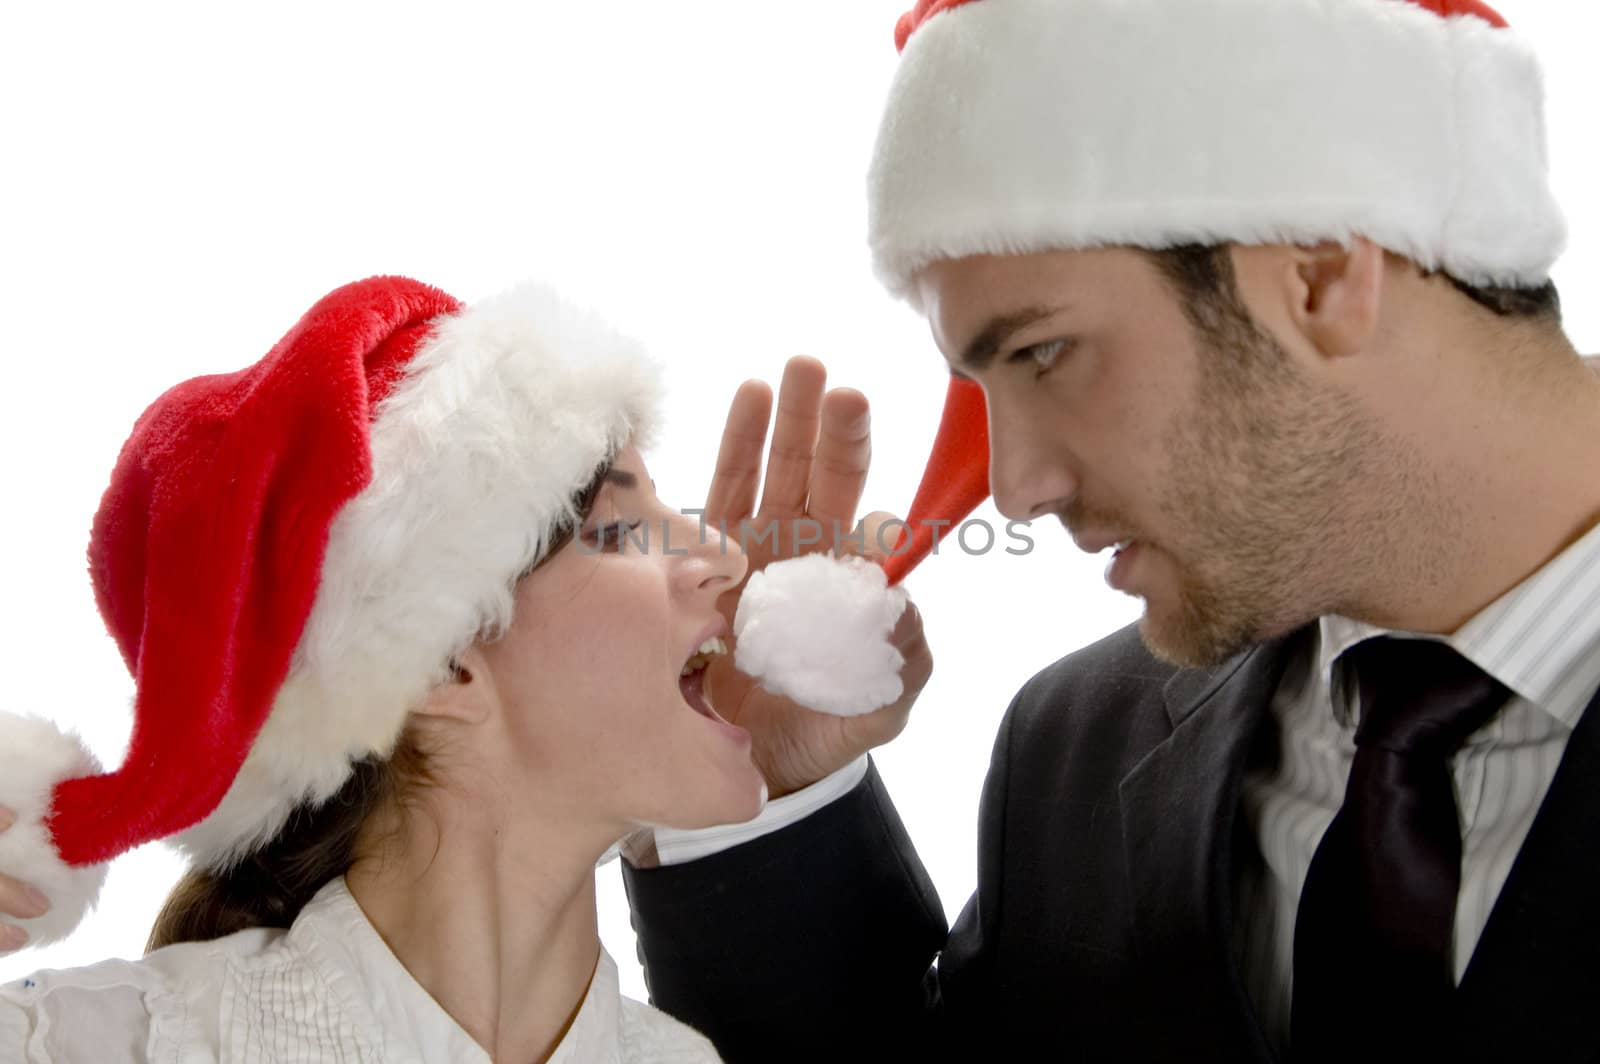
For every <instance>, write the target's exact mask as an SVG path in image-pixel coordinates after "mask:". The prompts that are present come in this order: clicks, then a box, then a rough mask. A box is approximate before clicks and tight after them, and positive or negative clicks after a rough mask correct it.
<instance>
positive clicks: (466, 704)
mask: <svg viewBox="0 0 1600 1064" xmlns="http://www.w3.org/2000/svg"><path fill="white" fill-rule="evenodd" d="M494 697H495V696H494V685H493V684H492V683H491V682H490V677H489V668H488V661H487V659H485V658H484V656H483V652H482V651H481V650H479V649H478V647H477V646H476V645H473V646H470V647H468V648H467V649H466V650H464V651H462V652H461V653H460V654H457V655H456V656H455V657H453V658H451V659H450V676H449V678H448V679H447V680H445V682H444V683H442V684H439V685H438V686H437V687H435V688H434V689H433V690H432V691H430V692H429V693H428V697H427V699H426V700H425V701H424V702H423V703H422V705H420V706H418V707H417V709H416V715H417V716H419V717H431V718H435V719H437V720H441V721H443V720H455V721H459V722H461V723H463V724H482V723H483V722H484V721H486V720H488V719H489V718H490V716H492V715H493V713H494Z"/></svg>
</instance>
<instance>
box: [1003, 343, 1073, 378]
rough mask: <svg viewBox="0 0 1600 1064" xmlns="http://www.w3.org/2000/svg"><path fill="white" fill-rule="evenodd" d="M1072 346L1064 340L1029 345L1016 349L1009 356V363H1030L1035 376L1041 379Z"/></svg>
mask: <svg viewBox="0 0 1600 1064" xmlns="http://www.w3.org/2000/svg"><path fill="white" fill-rule="evenodd" d="M1071 347H1072V345H1071V344H1070V343H1069V342H1068V341H1066V340H1049V341H1046V342H1045V343H1042V344H1029V345H1028V346H1027V347H1020V348H1018V349H1017V350H1016V351H1015V352H1014V353H1013V354H1012V356H1011V358H1010V361H1011V362H1017V363H1023V362H1032V363H1033V365H1034V370H1035V374H1034V375H1035V376H1036V377H1042V376H1044V375H1045V374H1046V373H1049V372H1050V370H1052V369H1054V368H1055V365H1056V363H1057V362H1058V361H1060V359H1061V356H1062V355H1064V354H1066V353H1067V352H1068V351H1069V350H1071Z"/></svg>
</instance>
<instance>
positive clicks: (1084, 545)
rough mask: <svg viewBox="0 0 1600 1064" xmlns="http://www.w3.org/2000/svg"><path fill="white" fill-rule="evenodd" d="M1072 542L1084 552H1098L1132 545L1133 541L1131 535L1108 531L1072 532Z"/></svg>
mask: <svg viewBox="0 0 1600 1064" xmlns="http://www.w3.org/2000/svg"><path fill="white" fill-rule="evenodd" d="M1072 542H1073V543H1075V544H1077V547H1078V549H1079V550H1081V551H1083V552H1084V553H1085V554H1099V553H1100V552H1101V551H1106V550H1111V549H1112V548H1116V549H1118V550H1121V549H1122V548H1124V547H1129V546H1132V545H1133V543H1134V542H1135V540H1134V537H1132V536H1119V535H1116V534H1114V533H1110V532H1076V531H1075V532H1073V533H1072Z"/></svg>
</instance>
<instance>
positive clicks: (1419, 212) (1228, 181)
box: [868, 0, 1566, 300]
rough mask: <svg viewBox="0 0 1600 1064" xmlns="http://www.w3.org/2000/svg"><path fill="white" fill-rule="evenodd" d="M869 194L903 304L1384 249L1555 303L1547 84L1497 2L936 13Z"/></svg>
mask: <svg viewBox="0 0 1600 1064" xmlns="http://www.w3.org/2000/svg"><path fill="white" fill-rule="evenodd" d="M896 41H897V43H898V44H899V45H900V46H901V47H902V49H903V52H902V56H901V60H900V65H899V69H898V71H897V72H896V74H895V78H894V81H893V84H892V86H891V88H890V90H889V98H888V103H887V106H886V108H885V111H884V115H883V120H882V125H881V127H880V131H879V134H878V140H877V146H876V150H875V154H874V157H873V161H872V166H871V171H870V176H869V180H868V199H869V205H868V210H869V231H870V237H869V239H870V244H871V249H872V255H873V261H874V267H875V269H876V272H877V274H878V276H879V277H880V278H881V279H882V280H883V282H884V283H885V284H886V285H887V286H888V287H889V289H890V290H891V291H892V292H894V293H895V294H897V295H900V296H902V297H905V298H907V299H913V300H914V294H913V292H912V289H911V278H912V277H913V276H914V275H915V274H916V273H917V271H918V270H920V269H921V268H922V267H924V266H926V265H928V264H929V263H931V262H935V261H938V260H941V259H949V258H960V257H964V256H968V255H976V254H1015V253H1026V252H1033V251H1043V250H1051V249H1073V248H1086V247H1099V246H1111V245H1121V246H1130V247H1142V248H1165V247H1172V246H1175V245H1180V244H1188V243H1219V242H1236V243H1247V244H1270V243H1315V242H1320V241H1324V240H1347V239H1349V238H1351V237H1353V236H1363V237H1367V238H1369V239H1371V240H1372V241H1374V242H1375V243H1377V244H1379V245H1380V246H1382V247H1385V248H1387V249H1389V250H1391V251H1394V252H1397V253H1399V254H1402V255H1405V256H1408V257H1410V258H1411V259H1413V260H1415V261H1416V262H1418V263H1419V264H1421V265H1422V266H1424V267H1427V268H1430V269H1441V270H1443V271H1445V272H1447V273H1449V274H1451V275H1452V276H1454V277H1456V278H1457V279H1459V280H1461V281H1465V282H1468V283H1472V284H1486V285H1487V284H1494V285H1509V286H1537V285H1539V284H1542V283H1543V282H1544V281H1545V280H1546V279H1547V278H1548V276H1549V271H1550V267H1551V265H1552V263H1554V261H1555V259H1556V257H1557V256H1558V255H1559V254H1560V252H1561V249H1562V247H1563V245H1564V242H1565V234H1566V229H1565V224H1564V222H1563V219H1562V215H1561V212H1560V210H1559V208H1558V207H1557V206H1556V203H1555V201H1554V199H1553V198H1552V196H1551V192H1550V188H1549V181H1548V175H1547V160H1546V149H1545V123H1544V114H1543V95H1544V94H1543V84H1542V78H1541V74H1540V69H1539V64H1538V61H1537V59H1536V58H1535V56H1534V54H1533V52H1532V50H1531V49H1530V48H1529V46H1528V45H1527V43H1526V42H1524V41H1523V40H1522V39H1521V38H1519V37H1517V36H1516V35H1515V34H1514V33H1513V32H1512V31H1511V30H1510V29H1508V28H1507V27H1506V24H1505V20H1504V19H1502V18H1501V17H1500V16H1499V15H1497V14H1496V13H1495V12H1494V11H1493V10H1491V9H1490V8H1489V7H1488V6H1486V5H1485V4H1483V3H1481V2H1479V0H1184V2H1182V3H1175V2H1173V0H919V2H918V3H917V5H916V8H915V9H914V10H913V11H911V12H910V13H908V14H907V15H905V16H904V17H903V18H902V19H901V20H900V23H899V26H898V27H897V30H896Z"/></svg>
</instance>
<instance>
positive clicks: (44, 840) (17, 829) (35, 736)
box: [0, 713, 106, 946]
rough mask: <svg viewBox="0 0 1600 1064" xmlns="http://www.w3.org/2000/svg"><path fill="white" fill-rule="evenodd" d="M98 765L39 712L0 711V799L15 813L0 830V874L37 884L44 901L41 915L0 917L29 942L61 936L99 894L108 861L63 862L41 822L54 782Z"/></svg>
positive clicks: (74, 738) (86, 772)
mask: <svg viewBox="0 0 1600 1064" xmlns="http://www.w3.org/2000/svg"><path fill="white" fill-rule="evenodd" d="M99 771H100V763H99V762H98V761H96V760H95V758H94V755H93V754H91V753H89V751H88V750H87V749H85V748H84V746H83V743H82V741H81V740H79V739H78V737H77V736H75V735H65V734H63V733H62V732H61V731H60V730H58V729H57V728H56V726H55V725H53V724H51V723H50V722H49V721H46V720H40V719H39V718H37V717H20V716H14V715H13V714H10V713H0V805H3V806H5V807H6V808H8V809H10V810H11V811H12V812H13V813H15V814H16V816H17V822H16V823H15V824H12V825H11V827H9V828H7V829H6V830H5V831H0V873H4V874H5V875H8V876H11V877H12V878H14V879H20V880H21V881H22V882H24V883H27V884H29V885H30V886H34V887H38V888H39V889H40V890H41V891H43V892H44V896H45V897H47V898H49V899H50V911H49V912H47V913H45V914H44V915H43V916H40V917H37V918H35V919H32V920H19V919H16V918H14V917H10V916H5V915H3V914H0V921H4V922H6V923H9V924H16V925H18V926H20V927H21V928H22V929H23V930H25V931H27V932H28V945H30V946H42V945H44V944H45V943H48V942H54V941H57V940H58V939H62V938H65V937H66V936H67V935H68V934H70V933H71V932H72V929H73V928H75V927H77V926H78V922H79V921H80V920H82V919H83V916H84V914H85V913H87V912H88V911H89V909H90V908H91V907H92V906H93V905H94V903H95V899H97V898H98V897H99V896H100V887H101V886H102V885H103V884H104V883H105V879H106V865H104V864H97V865H85V866H72V865H68V864H67V863H66V862H64V861H63V860H61V856H60V855H59V854H57V853H56V848H55V844H54V843H53V842H52V841H51V837H50V829H49V828H47V827H45V823H44V820H45V817H47V816H48V815H49V814H50V800H51V795H52V793H53V792H54V790H55V787H56V784H58V783H60V782H61V781H62V780H69V779H76V778H78V777H79V776H93V775H95V774H97V773H98V772H99Z"/></svg>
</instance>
